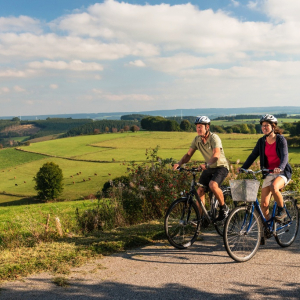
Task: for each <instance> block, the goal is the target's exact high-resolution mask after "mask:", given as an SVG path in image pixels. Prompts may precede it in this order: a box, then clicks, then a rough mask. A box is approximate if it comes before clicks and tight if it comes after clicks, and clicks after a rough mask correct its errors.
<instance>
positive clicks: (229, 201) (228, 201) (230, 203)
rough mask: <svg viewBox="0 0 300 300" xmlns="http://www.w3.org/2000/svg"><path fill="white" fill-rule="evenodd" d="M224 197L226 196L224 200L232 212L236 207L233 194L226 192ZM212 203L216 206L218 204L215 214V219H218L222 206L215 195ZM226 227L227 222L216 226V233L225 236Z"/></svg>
mask: <svg viewBox="0 0 300 300" xmlns="http://www.w3.org/2000/svg"><path fill="white" fill-rule="evenodd" d="M223 195H224V200H225V203H226V205H227V206H228V207H229V210H230V211H232V210H233V209H234V208H235V207H236V202H234V201H233V200H232V196H231V193H230V192H229V191H225V192H223ZM212 201H215V204H216V205H215V214H216V215H215V216H214V218H215V219H216V218H217V217H218V215H219V210H220V204H219V201H218V200H217V199H216V198H215V195H213V196H212ZM224 225H225V221H224V222H219V223H218V224H215V228H216V231H217V233H218V234H219V235H220V236H223V233H224Z"/></svg>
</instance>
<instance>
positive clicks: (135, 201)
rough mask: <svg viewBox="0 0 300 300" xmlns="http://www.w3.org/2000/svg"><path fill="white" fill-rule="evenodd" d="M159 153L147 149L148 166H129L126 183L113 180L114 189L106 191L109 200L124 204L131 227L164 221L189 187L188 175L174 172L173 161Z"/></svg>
mask: <svg viewBox="0 0 300 300" xmlns="http://www.w3.org/2000/svg"><path fill="white" fill-rule="evenodd" d="M157 152H158V147H156V148H155V149H147V150H146V156H147V160H146V162H145V163H142V164H139V165H138V164H136V163H134V162H132V163H131V164H129V166H128V177H127V179H126V180H125V178H124V177H121V178H119V179H114V180H113V181H111V183H110V185H111V187H109V188H108V189H107V186H108V185H106V188H105V187H104V188H103V190H105V191H106V196H107V197H109V198H111V199H116V201H117V202H120V203H122V205H123V209H124V212H125V218H126V221H127V222H128V223H129V224H136V223H139V222H141V221H147V220H153V219H157V218H161V217H163V216H164V215H165V211H166V209H167V207H168V206H169V204H170V203H171V202H172V201H173V200H174V199H176V198H177V197H178V195H179V192H180V191H182V190H183V189H185V188H187V187H188V186H189V184H190V178H189V175H188V174H186V173H185V172H183V173H180V172H175V171H173V169H172V168H171V163H172V162H173V159H171V158H170V159H165V160H163V159H161V158H160V157H159V156H158V155H157Z"/></svg>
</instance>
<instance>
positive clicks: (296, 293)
mask: <svg viewBox="0 0 300 300" xmlns="http://www.w3.org/2000/svg"><path fill="white" fill-rule="evenodd" d="M58 276H62V275H53V274H48V273H43V274H36V275H34V276H30V277H28V278H25V279H23V280H20V281H14V282H7V283H5V284H4V285H2V286H1V290H0V299H1V300H8V299H11V300H19V299H20V300H21V299H22V300H27V299H28V300H33V299H43V300H53V299H60V300H66V299H88V300H90V299H149V300H150V299H156V300H157V299H164V300H165V299H197V300H198V299H282V298H285V299H299V298H300V239H299V236H298V237H297V239H296V241H295V242H294V244H293V245H292V246H291V247H288V248H281V247H280V246H278V245H277V243H276V241H275V240H274V238H272V239H270V240H267V243H266V245H265V246H261V247H260V248H259V250H258V252H257V254H256V255H255V256H254V258H252V259H251V260H250V261H248V262H246V263H236V262H234V261H233V260H232V259H231V258H230V257H229V256H228V255H227V252H226V251H225V250H224V247H223V241H222V238H220V237H219V236H218V235H217V234H215V233H211V232H210V233H206V234H204V238H203V241H197V242H196V243H195V244H194V245H193V246H192V247H191V248H190V249H187V250H177V249H174V248H173V247H171V246H169V245H168V243H167V242H166V241H162V242H160V243H157V244H155V245H151V246H147V247H143V248H140V249H134V250H130V251H127V252H124V253H120V254H116V255H112V256H109V257H104V258H102V259H97V260H94V261H91V262H90V263H88V264H86V265H84V266H82V267H80V268H73V269H72V272H71V274H69V275H65V276H63V277H65V279H66V283H67V286H66V287H61V286H57V285H55V284H54V283H53V279H54V278H57V277H58Z"/></svg>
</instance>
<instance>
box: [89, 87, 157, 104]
mask: <svg viewBox="0 0 300 300" xmlns="http://www.w3.org/2000/svg"><path fill="white" fill-rule="evenodd" d="M92 92H93V93H95V94H96V95H99V96H100V97H101V98H102V99H105V100H108V101H124V100H126V101H130V100H132V101H151V100H153V99H154V98H153V96H150V95H146V94H110V93H106V92H104V91H103V90H99V89H93V90H92Z"/></svg>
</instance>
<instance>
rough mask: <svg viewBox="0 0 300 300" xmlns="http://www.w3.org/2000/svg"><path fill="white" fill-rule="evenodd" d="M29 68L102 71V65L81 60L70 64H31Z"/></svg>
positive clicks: (45, 62)
mask: <svg viewBox="0 0 300 300" xmlns="http://www.w3.org/2000/svg"><path fill="white" fill-rule="evenodd" d="M28 66H29V67H30V68H32V69H56V70H71V71H102V70H103V67H102V65H100V64H98V63H83V62H82V61H81V60H73V61H71V62H69V63H67V62H65V61H49V60H44V61H43V62H39V61H35V62H30V63H29V64H28Z"/></svg>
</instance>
